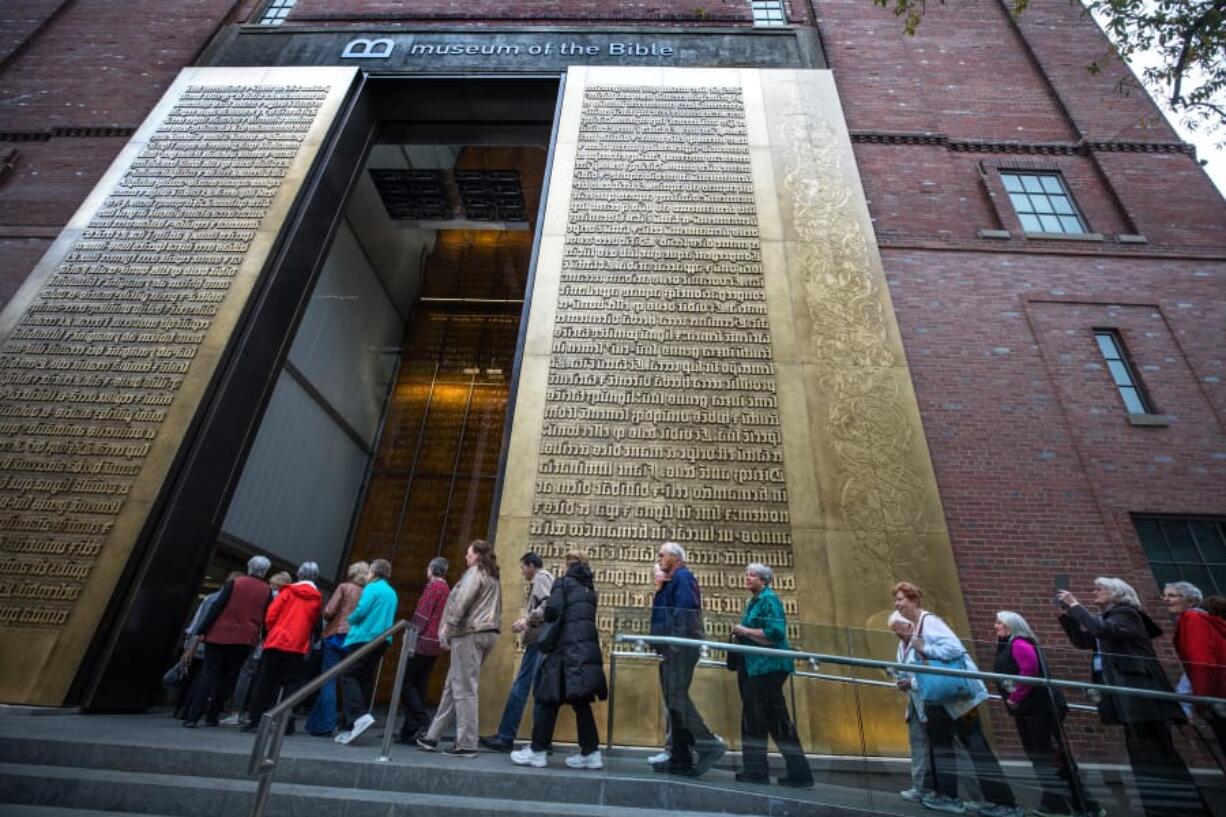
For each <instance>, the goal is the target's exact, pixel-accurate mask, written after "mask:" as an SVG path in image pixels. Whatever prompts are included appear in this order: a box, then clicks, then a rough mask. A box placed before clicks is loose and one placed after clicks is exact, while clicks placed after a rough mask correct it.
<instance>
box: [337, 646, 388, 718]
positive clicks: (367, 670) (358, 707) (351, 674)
mask: <svg viewBox="0 0 1226 817" xmlns="http://www.w3.org/2000/svg"><path fill="white" fill-rule="evenodd" d="M366 643H367V644H369V643H370V642H366ZM364 646H366V644H351V645H350V646H349V649H348V650H347V651H346V652H347V653H353V652H355V651H356V650H359V649H361V648H362V647H364ZM385 652H387V641H386V640H385V641H384V642H383V643H382V644H380V645H379V646H377V647H375V648H374V649H373V650H371V651H370V652H368V653H367V654H366V656H365V657H363V658H362V659H361V660H360V661H358V662H357V663H356V664H354V665H353V666H352V667H350V668H349V669H347V670H345V672H343V673H341V677H340V678H338V679H337V684H338V686H339V688H340V691H341V697H342V698H343V699H344V702H343V705H342V708H341V715H342V717H343V718H344V720H343V722H342V723H341V731H342V732H347V731H349V730H350V729H352V728H353V722H354V721H356V720H357V719H358V718H360V717H362V716H363V715H365V714H366V713H367V712H369V711H370V705H371V703H372V701H373V700H374V694H375V673H376V672H378V671H379V661H380V660H381V659H382V658H383V653H385ZM389 728H390V727H389Z"/></svg>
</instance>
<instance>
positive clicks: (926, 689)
mask: <svg viewBox="0 0 1226 817" xmlns="http://www.w3.org/2000/svg"><path fill="white" fill-rule="evenodd" d="M925 618H927V616H926V615H925ZM923 634H924V621H923V620H921V621H920V626H919V630H918V632H916V635H917V636H920V637H922V636H923ZM916 658H918V659H919V662H920V663H921V664H923V665H924V666H927V667H944V668H946V669H961V670H965V669H970V667H968V666H967V665H966V650H963V651H962V653H961V654H960V655H958V656H957V657H956V658H948V659H941V658H927V657H924V656H922V655H920V654H919V652H918V651H917V652H916ZM915 675H916V678H917V680H918V682H919V694H920V698H922V699H923V701H924V703H925V704H943V703H947V702H950V701H957V700H960V699H964V698H973V697H974V696H975V687H974V685H973V679H971V678H966V677H962V676H957V675H937V674H936V673H930V672H917V673H915Z"/></svg>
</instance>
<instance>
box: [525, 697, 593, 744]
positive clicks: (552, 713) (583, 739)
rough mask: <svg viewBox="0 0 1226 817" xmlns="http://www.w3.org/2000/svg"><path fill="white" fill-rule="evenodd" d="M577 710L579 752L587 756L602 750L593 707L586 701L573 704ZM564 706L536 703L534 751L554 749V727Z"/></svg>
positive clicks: (533, 714)
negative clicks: (559, 711)
mask: <svg viewBox="0 0 1226 817" xmlns="http://www.w3.org/2000/svg"><path fill="white" fill-rule="evenodd" d="M570 706H571V708H572V709H574V710H575V726H576V727H577V728H578V731H579V751H580V752H582V753H583V754H585V755H590V754H591V753H592V752H594V751H596V750H597V749H599V748H600V733H599V732H597V731H596V718H595V717H593V716H592V705H591V704H590V703H587V702H586V701H585V702H583V703H577V704H571V705H570ZM561 708H562V704H561V703H560V702H558V703H549V704H543V703H539V702H538V703H536V704H535V705H534V706H533V707H532V751H534V752H545V751H548V750H549V749H551V748H553V727H554V725H555V724H556V723H557V722H558V710H559V709H561Z"/></svg>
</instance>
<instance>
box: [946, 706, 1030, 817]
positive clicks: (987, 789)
mask: <svg viewBox="0 0 1226 817" xmlns="http://www.w3.org/2000/svg"><path fill="white" fill-rule="evenodd" d="M924 709H925V714H926V715H927V716H928V742H929V745H930V746H931V751H932V779H933V787H934V788H935V789H936V791H937V794H943V795H945V796H946V797H957V796H958V757H957V755H955V754H954V741H955V740H956V741H958V742H959V743H960V744H962V748H963V749H965V750H966V753H967V754H968V755H970V757H971V763H972V764H973V765H974V767H975V777H976V778H977V779H978V780H979V788H980V789H981V790H982V791H983V798H984V799H985V800H987V801H988V802H989V803H992V804H994V805H998V806H1009V807H1013V806H1016V805H1017V801H1016V800H1014V799H1013V789H1012V788H1010V787H1009V782H1008V781H1007V780H1005V773H1004V771H1003V770H1002V769H1001V768H1000V763H999V762H998V761H997V760H996V755H995V753H993V751H992V747H991V746H990V745H988V741H987V738H985V737H984V735H983V727H982V725H981V724H980V722H979V714H978V712H977V711H975V712H970V713H968V714H966V715H963V716H962V717H961V718H958V719H957V720H954V719H953V718H952V717H950V715H949V713H948V712H947V711H945V707H943V706H939V705H935V704H934V705H931V706H927V707H925V708H924Z"/></svg>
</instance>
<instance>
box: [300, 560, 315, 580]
mask: <svg viewBox="0 0 1226 817" xmlns="http://www.w3.org/2000/svg"><path fill="white" fill-rule="evenodd" d="M318 578H319V565H318V564H316V563H315V562H303V563H302V564H300V565H298V581H300V582H313V581H315V580H316V579H318Z"/></svg>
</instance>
